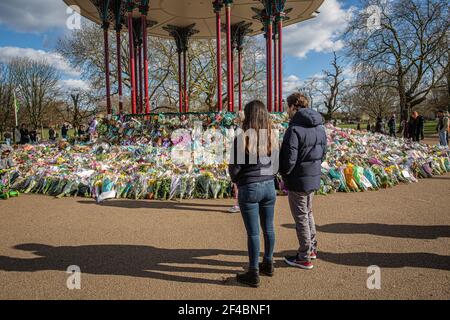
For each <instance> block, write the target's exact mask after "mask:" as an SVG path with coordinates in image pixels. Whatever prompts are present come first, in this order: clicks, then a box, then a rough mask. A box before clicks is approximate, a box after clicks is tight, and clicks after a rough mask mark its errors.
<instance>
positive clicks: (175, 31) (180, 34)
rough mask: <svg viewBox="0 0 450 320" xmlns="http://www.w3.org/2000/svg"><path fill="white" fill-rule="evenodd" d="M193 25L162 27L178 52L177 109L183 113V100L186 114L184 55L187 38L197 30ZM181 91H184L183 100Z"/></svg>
mask: <svg viewBox="0 0 450 320" xmlns="http://www.w3.org/2000/svg"><path fill="white" fill-rule="evenodd" d="M194 27H195V23H193V24H191V25H189V26H187V27H178V26H173V25H167V26H164V27H163V29H164V30H166V31H167V32H168V33H169V34H170V35H171V36H172V37H173V38H174V39H175V43H176V45H177V52H178V88H179V109H180V112H183V100H184V103H185V105H184V107H185V108H184V112H188V110H189V105H188V103H189V97H188V91H187V61H186V53H187V51H188V48H189V38H190V37H192V36H193V35H194V34H196V33H198V32H199V31H198V30H195V29H194ZM182 54H183V60H184V63H183V65H184V67H183V69H184V89H183V90H182V85H181V82H182V79H181V64H182V63H181V60H182V59H181V55H182ZM182 91H184V99H183V94H182Z"/></svg>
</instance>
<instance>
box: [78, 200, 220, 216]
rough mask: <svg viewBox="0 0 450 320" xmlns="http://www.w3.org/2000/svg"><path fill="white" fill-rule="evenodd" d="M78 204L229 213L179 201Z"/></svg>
mask: <svg viewBox="0 0 450 320" xmlns="http://www.w3.org/2000/svg"><path fill="white" fill-rule="evenodd" d="M78 203H80V204H84V205H98V206H101V207H114V208H126V209H166V210H188V211H195V212H214V213H218V212H219V213H222V212H228V211H227V206H226V205H222V204H213V203H206V204H205V203H191V202H184V201H178V200H172V201H159V200H128V199H127V200H119V199H113V200H108V201H104V202H101V203H98V204H97V203H96V202H95V200H79V201H78Z"/></svg>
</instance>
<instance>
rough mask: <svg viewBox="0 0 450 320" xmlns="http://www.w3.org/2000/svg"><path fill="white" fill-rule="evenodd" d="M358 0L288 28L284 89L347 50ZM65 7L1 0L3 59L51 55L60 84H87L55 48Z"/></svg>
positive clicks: (329, 6)
mask: <svg viewBox="0 0 450 320" xmlns="http://www.w3.org/2000/svg"><path fill="white" fill-rule="evenodd" d="M357 6H358V3H357V0H325V1H324V3H323V4H322V6H321V7H320V8H319V12H320V13H319V14H318V16H317V17H316V18H314V19H311V20H308V21H305V22H302V23H299V24H296V25H292V26H289V27H286V28H285V29H284V33H283V35H284V41H283V48H284V49H283V50H284V57H283V60H284V76H283V78H284V79H283V80H284V91H285V93H286V94H288V93H289V92H292V91H293V90H295V89H296V88H298V87H299V86H300V85H301V83H302V81H304V80H306V79H308V78H310V77H314V76H317V75H318V74H320V73H321V72H322V70H324V69H327V68H329V64H330V61H331V58H332V51H333V50H335V51H336V52H337V53H338V55H339V52H340V51H341V50H342V49H343V43H342V41H341V40H340V36H341V34H342V32H343V31H344V30H345V28H346V26H347V20H348V18H349V16H350V15H351V14H352V12H355V10H358V9H357ZM66 10H67V6H66V5H65V4H64V3H63V1H62V0H39V1H36V0H1V1H0V61H3V62H5V61H8V60H10V59H11V58H14V57H29V58H32V59H42V58H44V59H47V60H48V61H49V62H50V63H51V64H52V65H54V66H55V67H56V68H57V69H58V70H60V71H61V73H62V74H63V77H62V80H61V85H63V86H65V87H67V88H78V87H81V88H87V84H86V83H85V82H84V81H83V80H82V79H81V78H80V72H79V71H77V70H74V69H73V68H71V66H70V64H69V63H68V62H67V61H65V59H64V58H63V57H61V56H60V55H59V54H57V53H55V52H54V48H55V46H56V43H57V40H58V38H60V37H61V36H64V35H65V34H66V33H68V32H70V31H69V29H68V28H67V27H66V21H67V18H68V16H69V15H68V14H67V12H66Z"/></svg>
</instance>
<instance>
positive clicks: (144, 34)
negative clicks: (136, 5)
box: [141, 15, 150, 113]
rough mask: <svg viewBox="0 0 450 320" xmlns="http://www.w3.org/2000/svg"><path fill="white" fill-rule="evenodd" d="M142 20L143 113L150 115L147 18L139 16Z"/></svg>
mask: <svg viewBox="0 0 450 320" xmlns="http://www.w3.org/2000/svg"><path fill="white" fill-rule="evenodd" d="M141 19H142V45H143V53H142V54H143V55H144V94H145V113H150V100H149V93H148V87H149V84H148V56H147V17H146V16H145V15H142V16H141Z"/></svg>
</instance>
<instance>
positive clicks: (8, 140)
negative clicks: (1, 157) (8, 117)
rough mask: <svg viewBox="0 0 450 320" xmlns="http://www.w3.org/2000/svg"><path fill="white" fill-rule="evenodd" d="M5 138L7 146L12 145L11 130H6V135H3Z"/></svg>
mask: <svg viewBox="0 0 450 320" xmlns="http://www.w3.org/2000/svg"><path fill="white" fill-rule="evenodd" d="M3 136H4V137H5V142H6V145H7V146H10V145H11V138H12V136H11V133H10V132H9V129H7V130H6V133H5V134H4V135H3Z"/></svg>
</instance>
